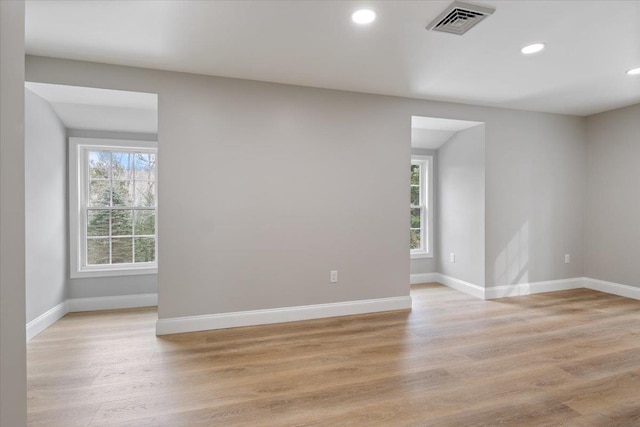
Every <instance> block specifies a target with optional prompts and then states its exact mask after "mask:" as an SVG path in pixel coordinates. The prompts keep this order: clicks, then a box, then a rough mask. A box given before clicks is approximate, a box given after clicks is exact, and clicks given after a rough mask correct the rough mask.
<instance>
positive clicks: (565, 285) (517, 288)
mask: <svg viewBox="0 0 640 427" xmlns="http://www.w3.org/2000/svg"><path fill="white" fill-rule="evenodd" d="M582 287H584V280H583V278H582V277H576V278H572V279H559V280H547V281H543V282H531V283H518V284H515V285H506V286H492V287H488V288H485V289H484V299H496V298H506V297H517V296H524V295H532V294H541V293H544V292H557V291H566V290H568V289H580V288H582Z"/></svg>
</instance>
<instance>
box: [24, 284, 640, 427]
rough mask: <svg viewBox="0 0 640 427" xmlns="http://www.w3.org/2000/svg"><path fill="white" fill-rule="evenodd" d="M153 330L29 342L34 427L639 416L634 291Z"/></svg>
mask: <svg viewBox="0 0 640 427" xmlns="http://www.w3.org/2000/svg"><path fill="white" fill-rule="evenodd" d="M412 296H413V309H412V310H411V311H410V312H409V311H398V312H387V313H380V314H369V315H359V316H349V317H341V318H332V319H320V320H312V321H304V322H296V323H288V324H279V325H268V326H257V327H248V328H237V329H227V330H219V331H209V332H197V333H189V334H179V335H170V336H164V337H156V336H155V335H154V333H155V331H154V328H155V320H156V318H157V315H156V311H155V309H136V310H117V311H105V312H90V313H74V314H69V315H67V316H65V317H64V318H63V319H62V320H61V321H59V322H58V323H56V324H55V325H53V326H52V327H50V328H49V329H47V330H46V331H44V332H43V333H42V334H40V335H38V336H37V337H36V338H34V339H33V340H32V341H31V342H29V344H28V351H27V359H28V418H29V425H30V426H49V427H50V426H65V427H68V426H111V425H116V426H248V427H249V426H394V427H395V426H498V425H499V426H519V427H520V426H537V427H538V426H639V425H640V301H636V300H631V299H625V298H621V297H617V296H612V295H607V294H603V293H599V292H595V291H591V290H586V289H580V290H571V291H563V292H555V293H548V294H538V295H531V296H526V297H517V298H506V299H501V300H494V301H482V300H478V299H475V298H473V297H470V296H467V295H465V294H463V293H460V292H457V291H454V290H451V289H449V288H446V287H444V286H441V285H438V284H425V285H417V286H414V287H413V288H412Z"/></svg>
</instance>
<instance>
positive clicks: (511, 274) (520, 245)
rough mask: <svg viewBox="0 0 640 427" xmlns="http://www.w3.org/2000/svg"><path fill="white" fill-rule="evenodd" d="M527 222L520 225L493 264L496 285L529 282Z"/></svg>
mask: <svg viewBox="0 0 640 427" xmlns="http://www.w3.org/2000/svg"><path fill="white" fill-rule="evenodd" d="M529 238H530V236H529V221H527V222H525V223H524V224H522V227H520V230H518V231H517V232H516V233H514V235H513V236H512V237H511V240H510V241H509V243H508V244H507V245H506V247H505V248H504V249H503V250H502V251H501V252H500V254H499V255H498V257H497V258H496V261H495V263H494V273H495V278H496V285H514V284H516V283H526V282H528V281H529Z"/></svg>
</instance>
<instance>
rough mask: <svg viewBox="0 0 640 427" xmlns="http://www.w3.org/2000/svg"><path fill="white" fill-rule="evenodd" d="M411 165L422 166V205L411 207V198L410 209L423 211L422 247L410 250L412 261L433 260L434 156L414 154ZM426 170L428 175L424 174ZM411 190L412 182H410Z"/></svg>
mask: <svg viewBox="0 0 640 427" xmlns="http://www.w3.org/2000/svg"><path fill="white" fill-rule="evenodd" d="M411 165H418V166H420V183H419V185H420V205H416V206H414V205H411V198H409V209H410V210H411V209H417V208H421V210H422V212H421V225H422V227H421V229H420V243H421V245H422V247H421V248H419V249H411V248H410V249H409V253H410V254H411V259H417V258H433V254H434V251H433V156H425V155H416V154H412V155H411ZM425 169H426V173H424V171H425ZM409 188H411V182H409ZM425 193H426V194H425ZM409 212H411V211H409ZM409 229H411V227H409Z"/></svg>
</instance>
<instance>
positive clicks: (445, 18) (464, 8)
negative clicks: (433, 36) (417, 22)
mask: <svg viewBox="0 0 640 427" xmlns="http://www.w3.org/2000/svg"><path fill="white" fill-rule="evenodd" d="M495 11H496V10H495V9H494V8H491V7H486V6H478V5H475V4H469V3H463V2H461V1H454V2H453V3H451V5H449V7H447V8H446V9H445V11H444V12H442V13H441V14H440V15H438V17H437V18H436V19H434V20H433V21H431V23H430V24H429V25H427V30H433V31H442V32H445V33H451V34H457V35H459V36H461V35H463V34H464V33H466V32H467V31H469V30H470V29H471V28H472V27H474V26H475V25H476V24H478V22H480V21H482V20H483V19H484V18H486V17H487V16H489V15H491V14H493V12H495Z"/></svg>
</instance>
